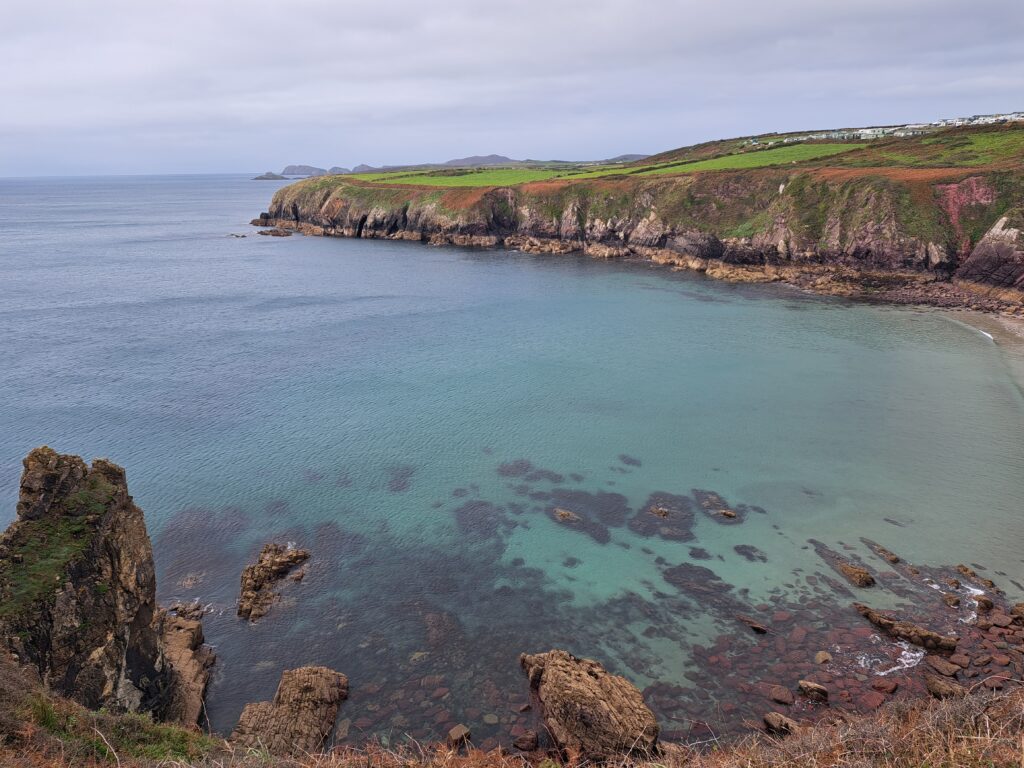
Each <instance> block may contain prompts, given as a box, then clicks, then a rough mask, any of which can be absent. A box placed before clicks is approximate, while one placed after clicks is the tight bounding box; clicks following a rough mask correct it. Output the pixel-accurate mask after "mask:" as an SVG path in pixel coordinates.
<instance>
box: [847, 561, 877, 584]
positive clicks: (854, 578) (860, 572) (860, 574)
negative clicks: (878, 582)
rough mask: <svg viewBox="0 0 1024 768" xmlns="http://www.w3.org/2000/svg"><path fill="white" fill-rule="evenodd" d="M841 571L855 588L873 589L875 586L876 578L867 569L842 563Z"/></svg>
mask: <svg viewBox="0 0 1024 768" xmlns="http://www.w3.org/2000/svg"><path fill="white" fill-rule="evenodd" d="M839 571H840V572H841V573H842V574H843V576H845V577H846V580H847V581H849V582H850V583H851V584H853V585H854V586H855V587H873V586H874V585H875V577H874V576H872V575H871V572H870V571H869V570H868V569H867V568H862V567H861V566H859V565H854V564H853V563H840V565H839Z"/></svg>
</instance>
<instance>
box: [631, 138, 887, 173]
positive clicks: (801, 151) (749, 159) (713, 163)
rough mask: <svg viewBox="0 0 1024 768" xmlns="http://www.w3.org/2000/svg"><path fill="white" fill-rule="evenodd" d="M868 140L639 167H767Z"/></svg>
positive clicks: (663, 169)
mask: <svg viewBox="0 0 1024 768" xmlns="http://www.w3.org/2000/svg"><path fill="white" fill-rule="evenodd" d="M865 146H867V145H866V144H792V145H788V146H784V147H773V148H772V149H762V150H755V151H751V152H740V153H738V154H733V155H724V156H722V157H712V158H709V159H707V160H697V161H695V162H690V163H683V164H680V165H676V164H673V165H663V166H660V167H657V168H651V169H649V170H641V171H639V175H641V176H648V175H651V174H662V173H694V172H696V171H725V170H742V169H747V168H766V167H768V166H771V165H789V164H791V163H802V162H806V161H808V160H817V159H820V158H823V157H832V156H834V155H841V154H843V153H845V152H852V151H853V150H855V149H861V148H862V147H865Z"/></svg>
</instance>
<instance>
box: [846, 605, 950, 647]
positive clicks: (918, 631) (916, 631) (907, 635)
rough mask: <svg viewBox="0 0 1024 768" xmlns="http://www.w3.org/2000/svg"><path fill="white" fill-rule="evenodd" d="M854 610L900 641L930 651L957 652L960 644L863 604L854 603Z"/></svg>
mask: <svg viewBox="0 0 1024 768" xmlns="http://www.w3.org/2000/svg"><path fill="white" fill-rule="evenodd" d="M854 608H856V609H857V612H858V613H859V614H860V615H861V616H863V617H864V618H865V619H867V620H868V621H870V622H871V623H872V624H874V625H875V626H876V627H878V628H879V629H881V630H883V631H885V632H887V633H888V634H890V635H892V636H893V637H895V638H897V639H898V640H906V641H907V642H908V643H913V644H914V645H919V646H921V647H922V648H927V649H928V650H943V651H955V650H956V644H957V642H959V638H957V637H949V636H946V635H941V634H939V633H938V632H933V631H932V630H930V629H926V628H924V627H921V626H918V625H917V624H913V623H911V622H909V621H901V620H899V619H894V618H892V617H890V616H886V615H884V614H882V613H879V612H878V611H875V610H872V609H871V608H868V607H867V606H866V605H864V604H862V603H854Z"/></svg>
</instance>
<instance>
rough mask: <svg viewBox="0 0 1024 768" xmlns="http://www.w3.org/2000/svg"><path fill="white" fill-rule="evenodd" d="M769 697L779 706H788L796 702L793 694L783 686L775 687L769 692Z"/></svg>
mask: <svg viewBox="0 0 1024 768" xmlns="http://www.w3.org/2000/svg"><path fill="white" fill-rule="evenodd" d="M768 697H769V698H770V699H771V700H772V701H774V702H776V703H777V704H785V705H787V706H789V705H790V704H792V703H793V701H794V698H793V692H792V691H791V690H789V688H786V687H785V686H782V685H773V686H772V688H771V690H770V691H769V692H768Z"/></svg>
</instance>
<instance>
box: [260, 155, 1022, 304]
mask: <svg viewBox="0 0 1024 768" xmlns="http://www.w3.org/2000/svg"><path fill="white" fill-rule="evenodd" d="M961 176H963V178H961V179H960V180H958V181H956V182H955V183H945V184H936V185H933V186H930V187H927V188H926V189H923V190H916V188H915V187H913V186H912V185H911V188H912V190H915V191H913V194H912V195H911V197H912V199H913V200H914V201H915V202H913V204H911V203H908V200H907V199H906V197H905V196H906V195H907V194H908V193H907V192H905V191H904V190H901V189H900V188H899V187H898V186H896V185H894V184H892V183H891V182H889V181H888V180H886V179H885V178H884V177H882V178H876V177H871V176H865V177H863V178H856V179H853V180H844V181H842V182H841V183H840V182H833V181H830V180H825V179H821V178H817V177H816V176H815V174H814V172H807V173H805V174H801V173H799V172H798V173H797V175H796V176H794V175H793V174H792V173H790V172H786V171H782V170H779V171H776V170H771V171H769V170H767V169H766V170H765V171H764V172H762V173H760V174H759V175H756V176H749V175H742V174H736V173H721V174H709V175H697V176H694V177H688V178H674V179H668V180H663V181H657V182H654V181H636V180H632V181H625V180H618V181H614V182H613V181H602V180H595V181H593V182H585V181H577V182H561V183H554V182H544V183H534V184H525V185H521V186H518V187H507V188H481V189H472V190H468V191H466V190H463V191H459V192H445V193H440V194H439V193H438V192H436V191H431V190H429V189H423V188H415V187H398V186H390V187H387V186H374V185H372V184H369V183H365V182H359V181H356V180H345V179H343V178H341V177H331V178H330V179H327V180H322V179H321V180H309V181H304V182H299V183H296V184H292V185H289V186H287V187H284V188H282V189H280V190H278V192H277V193H276V194H275V196H274V199H273V201H272V203H271V205H270V207H269V210H268V211H266V212H264V213H262V214H260V216H259V217H258V218H256V219H254V220H253V221H252V224H253V225H254V226H257V227H261V228H264V229H263V231H266V232H272V233H281V234H287V233H289V232H300V233H303V234H307V235H314V236H328V237H352V238H363V239H386V240H404V241H413V242H421V243H426V244H429V245H435V246H442V245H454V246H461V247H479V248H506V249H509V250H517V251H522V252H525V253H547V254H568V253H581V254H584V255H586V256H589V257H592V258H598V259H634V260H639V261H644V262H649V263H653V264H658V265H663V266H666V267H670V268H673V269H680V270H690V271H694V272H699V273H702V274H705V275H707V276H708V277H710V278H713V279H718V280H725V281H731V282H761V283H763V282H778V283H784V284H788V285H792V286H795V287H797V288H800V289H802V290H806V291H810V292H813V293H818V294H823V295H834V296H845V297H850V298H857V299H867V300H872V301H879V302H886V303H892V304H916V305H928V306H934V307H942V308H949V309H953V308H957V309H974V310H977V311H982V312H988V313H1000V314H1006V315H1013V316H1024V237H1022V235H1021V232H1022V228H1024V209H1022V208H1020V207H1019V205H1020V203H1019V199H1016V198H1014V197H1013V195H1014V194H1015V193H1013V192H1012V191H1011V192H1009V193H1008V194H1009V197H1008V198H1007V201H1003V200H1001V199H1000V198H1001V194H1002V193H1001V192H1000V188H999V185H1000V184H1001V183H1003V182H1002V181H1001V180H999V179H996V178H993V179H989V178H988V177H986V176H984V175H978V174H974V175H972V174H970V173H967V172H965V173H962V174H961ZM812 190H813V194H812ZM920 198H925V199H927V203H924V202H920V200H919V199H920ZM1007 205H1009V206H1010V208H1009V210H1007ZM1014 206H1017V207H1014ZM922 221H927V222H928V225H927V227H924V225H923V224H922ZM979 222H986V225H985V229H984V230H983V231H982V232H981V234H980V235H978V236H977V239H976V240H974V241H972V240H971V239H970V238H969V237H967V236H966V234H965V231H966V230H965V227H966V226H967V224H968V223H970V225H971V226H973V227H977V225H978V223H979ZM746 231H749V232H750V234H745V232H746ZM741 232H744V234H739V233H741Z"/></svg>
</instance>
